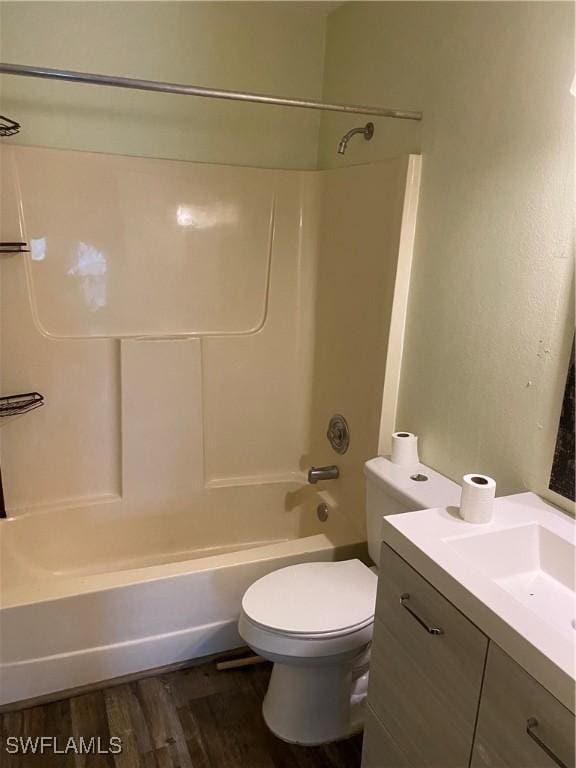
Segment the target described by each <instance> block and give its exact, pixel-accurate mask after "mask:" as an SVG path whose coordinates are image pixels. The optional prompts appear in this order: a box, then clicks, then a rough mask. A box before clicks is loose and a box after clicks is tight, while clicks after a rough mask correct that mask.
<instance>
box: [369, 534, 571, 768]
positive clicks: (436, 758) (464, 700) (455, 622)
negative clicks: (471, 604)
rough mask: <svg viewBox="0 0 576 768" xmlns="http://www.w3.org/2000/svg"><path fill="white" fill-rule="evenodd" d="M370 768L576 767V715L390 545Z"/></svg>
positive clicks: (373, 683) (373, 688) (377, 639)
mask: <svg viewBox="0 0 576 768" xmlns="http://www.w3.org/2000/svg"><path fill="white" fill-rule="evenodd" d="M380 566H381V568H380V573H381V574H382V578H380V579H379V583H378V597H377V602H376V621H375V627H374V641H373V647H372V658H371V662H370V682H369V688H368V701H367V716H366V726H365V730H364V748H363V755H362V768H554V767H556V768H562V766H565V767H566V768H574V765H575V759H574V728H575V722H574V716H573V715H572V713H571V712H570V711H569V710H568V709H566V707H564V706H563V705H562V704H561V703H560V702H559V701H558V700H557V699H556V698H554V696H552V694H550V693H549V692H548V691H547V690H546V689H544V688H543V687H542V686H541V685H540V684H539V683H537V682H536V680H534V679H533V678H532V677H531V676H530V675H529V674H528V673H527V672H525V671H524V670H523V669H522V668H521V667H520V666H519V665H518V664H517V663H516V662H515V661H513V660H512V659H511V658H510V657H509V656H507V655H506V654H505V653H504V651H502V650H501V649H500V648H499V647H498V646H497V645H496V644H495V643H494V642H492V641H490V640H489V639H488V638H487V637H486V635H484V633H483V632H481V631H480V630H479V629H478V627H476V625H475V624H473V623H472V622H471V621H469V620H468V619H467V618H466V617H465V616H464V615H463V614H462V613H460V611H459V610H458V609H457V608H455V607H454V606H453V605H452V604H451V603H450V602H449V601H448V600H446V598H445V597H443V596H442V595H441V594H440V593H439V592H438V591H437V590H436V589H435V588H434V587H433V586H432V585H431V584H429V582H427V581H426V580H425V579H424V578H423V577H422V576H420V574H418V573H417V572H416V571H415V570H414V569H413V568H412V567H411V566H410V565H408V563H406V562H405V561H404V560H403V559H402V558H401V557H400V556H399V555H397V554H396V553H395V552H394V551H393V550H392V549H391V548H390V547H388V546H387V545H386V544H383V545H382V552H381V562H380Z"/></svg>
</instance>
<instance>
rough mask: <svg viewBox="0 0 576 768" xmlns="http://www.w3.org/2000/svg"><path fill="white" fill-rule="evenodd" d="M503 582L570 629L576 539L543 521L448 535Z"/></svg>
mask: <svg viewBox="0 0 576 768" xmlns="http://www.w3.org/2000/svg"><path fill="white" fill-rule="evenodd" d="M443 541H445V542H446V543H447V544H448V545H449V546H451V547H453V548H454V549H455V550H456V551H457V552H458V553H459V554H460V555H461V556H463V557H465V558H466V561H467V562H468V563H469V564H470V565H473V567H475V568H479V569H480V570H481V571H482V572H483V573H485V574H486V576H487V577H488V578H490V579H491V580H492V581H493V582H495V583H496V584H497V585H498V586H499V587H501V588H502V589H504V590H506V592H508V593H509V594H511V595H512V596H513V597H514V598H515V599H516V600H518V601H520V602H521V603H523V604H524V605H525V606H526V607H528V608H529V609H530V610H531V611H534V613H536V614H538V616H539V617H540V618H541V619H543V620H544V621H546V622H547V623H550V624H552V625H554V626H555V627H557V628H558V629H559V630H560V631H561V632H563V633H565V634H572V633H573V632H574V627H575V624H576V621H575V616H576V610H575V608H576V592H575V590H576V570H575V565H576V560H575V548H574V545H573V543H572V542H570V541H567V540H566V539H563V538H561V537H560V536H558V535H556V534H555V533H553V532H552V531H550V530H548V529H547V528H545V527H544V526H542V525H540V524H539V523H530V524H528V525H519V526H515V527H513V528H508V529H505V530H499V531H492V532H490V533H471V534H469V535H467V536H458V537H448V538H445V539H443Z"/></svg>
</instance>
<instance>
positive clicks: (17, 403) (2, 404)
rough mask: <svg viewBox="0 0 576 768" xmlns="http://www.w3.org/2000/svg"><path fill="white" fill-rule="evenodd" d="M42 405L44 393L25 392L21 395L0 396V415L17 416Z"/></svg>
mask: <svg viewBox="0 0 576 768" xmlns="http://www.w3.org/2000/svg"><path fill="white" fill-rule="evenodd" d="M41 405H44V395H41V394H40V393H39V392H26V393H24V394H21V395H7V396H6V397H0V416H17V415H18V414H21V413H28V411H33V410H34V409H35V408H40V406H41Z"/></svg>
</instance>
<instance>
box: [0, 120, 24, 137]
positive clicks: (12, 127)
mask: <svg viewBox="0 0 576 768" xmlns="http://www.w3.org/2000/svg"><path fill="white" fill-rule="evenodd" d="M19 131H20V123H17V122H16V121H15V120H11V119H10V118H9V117H5V116H4V115H0V136H13V135H14V134H15V133H19Z"/></svg>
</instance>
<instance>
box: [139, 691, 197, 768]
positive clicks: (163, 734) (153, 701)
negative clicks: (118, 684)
mask: <svg viewBox="0 0 576 768" xmlns="http://www.w3.org/2000/svg"><path fill="white" fill-rule="evenodd" d="M135 687H136V688H137V691H138V693H137V695H138V699H139V701H140V703H141V706H142V711H143V712H144V717H145V718H146V723H147V726H148V731H149V733H150V738H151V741H152V746H153V748H154V750H163V749H164V747H168V752H169V754H170V756H171V759H172V765H174V768H194V767H193V765H192V761H191V759H190V755H189V753H188V745H187V744H186V737H185V735H184V731H183V729H182V723H181V722H180V719H179V717H178V712H177V710H176V707H175V705H174V699H173V698H172V696H171V693H170V688H169V686H168V685H167V684H166V683H165V682H164V681H162V680H160V679H159V678H155V677H150V678H147V679H146V680H141V681H140V682H139V683H136V684H135ZM162 755H164V752H162Z"/></svg>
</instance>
